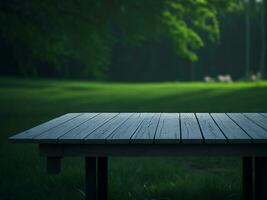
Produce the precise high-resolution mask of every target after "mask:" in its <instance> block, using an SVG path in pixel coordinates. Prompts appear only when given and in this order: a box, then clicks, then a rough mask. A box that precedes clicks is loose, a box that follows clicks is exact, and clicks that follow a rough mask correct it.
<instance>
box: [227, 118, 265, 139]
mask: <svg viewBox="0 0 267 200" xmlns="http://www.w3.org/2000/svg"><path fill="white" fill-rule="evenodd" d="M228 116H229V117H230V118H231V119H232V120H233V121H235V122H236V123H237V124H238V125H239V126H240V127H241V128H242V129H243V130H244V131H245V132H246V133H247V134H248V135H249V136H250V137H252V138H253V142H267V131H266V130H264V129H263V128H261V127H260V126H258V125H257V124H255V123H253V122H252V121H251V120H249V119H248V118H246V117H245V116H244V115H242V114H241V113H228Z"/></svg>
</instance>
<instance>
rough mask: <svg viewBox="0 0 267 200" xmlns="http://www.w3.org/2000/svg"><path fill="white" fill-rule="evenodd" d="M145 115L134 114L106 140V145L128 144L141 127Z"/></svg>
mask: <svg viewBox="0 0 267 200" xmlns="http://www.w3.org/2000/svg"><path fill="white" fill-rule="evenodd" d="M146 115H148V114H147V113H134V114H133V115H132V116H131V117H130V118H129V119H128V120H127V121H126V122H125V123H123V124H122V125H121V126H120V127H119V128H118V129H116V130H115V131H114V132H113V133H112V134H111V135H109V136H108V137H107V138H106V143H118V144H123V143H127V144H129V143H130V138H131V137H132V135H133V134H134V133H135V131H136V130H137V129H138V127H139V126H140V125H141V123H142V121H143V120H144V118H145V116H146Z"/></svg>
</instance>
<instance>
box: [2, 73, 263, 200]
mask: <svg viewBox="0 0 267 200" xmlns="http://www.w3.org/2000/svg"><path fill="white" fill-rule="evenodd" d="M266 100H267V82H255V83H242V82H240V83H232V84H226V83H175V82H174V83H145V84H139V83H138V84H136V83H127V84H126V83H97V82H82V81H64V80H23V79H14V78H0V121H1V126H0V156H1V159H0V198H1V199H4V200H9V199H10V200H11V199H12V200H13V199H40V200H42V199H46V200H50V199H51V200H52V199H58V200H60V199H62V200H63V199H64V200H68V199H84V196H83V191H84V162H83V159H82V158H67V159H64V160H63V169H62V173H61V174H60V175H56V176H50V175H47V174H46V172H45V160H44V159H43V158H39V155H38V148H37V146H35V145H29V144H27V145H24V144H17V145H15V144H8V143H7V138H8V137H9V136H11V135H13V134H15V133H18V132H20V131H23V130H25V129H28V128H30V127H32V126H35V125H37V124H39V123H41V122H44V121H46V120H48V119H51V118H54V117H56V116H59V115H61V114H64V113H68V112H131V111H132V112H267V104H266ZM109 170H110V191H109V196H110V199H111V200H120V199H147V200H152V199H153V200H168V199H185V200H189V199H190V200H191V199H205V200H209V199H210V200H211V199H217V200H220V199H241V162H240V158H236V157H234V158H232V157H228V158H213V157H197V158H191V157H184V158H183V157H179V158H111V159H110V168H109Z"/></svg>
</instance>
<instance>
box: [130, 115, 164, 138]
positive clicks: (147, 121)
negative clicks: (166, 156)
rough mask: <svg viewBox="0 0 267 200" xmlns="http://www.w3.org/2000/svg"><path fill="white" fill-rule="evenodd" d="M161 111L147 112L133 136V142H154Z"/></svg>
mask: <svg viewBox="0 0 267 200" xmlns="http://www.w3.org/2000/svg"><path fill="white" fill-rule="evenodd" d="M159 117H160V114H159V113H156V114H155V113H147V114H146V116H145V117H144V120H143V121H142V123H141V125H140V126H139V127H138V128H137V130H136V131H135V133H134V135H133V136H132V137H131V140H130V142H132V143H153V140H154V137H155V133H156V129H157V126H158V122H159Z"/></svg>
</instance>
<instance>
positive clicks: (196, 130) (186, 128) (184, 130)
mask: <svg viewBox="0 0 267 200" xmlns="http://www.w3.org/2000/svg"><path fill="white" fill-rule="evenodd" d="M180 118H181V138H182V143H203V137H202V134H201V131H200V127H199V125H198V121H197V119H196V116H195V114H194V113H181V115H180Z"/></svg>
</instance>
